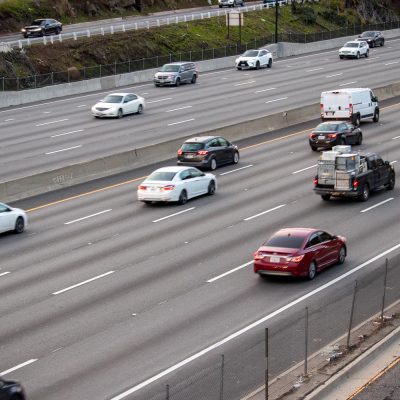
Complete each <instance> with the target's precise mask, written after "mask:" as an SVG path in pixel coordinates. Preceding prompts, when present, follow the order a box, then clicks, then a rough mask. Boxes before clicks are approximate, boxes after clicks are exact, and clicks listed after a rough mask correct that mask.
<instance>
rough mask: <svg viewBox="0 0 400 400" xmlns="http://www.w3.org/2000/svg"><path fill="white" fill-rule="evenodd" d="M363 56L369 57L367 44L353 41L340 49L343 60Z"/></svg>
mask: <svg viewBox="0 0 400 400" xmlns="http://www.w3.org/2000/svg"><path fill="white" fill-rule="evenodd" d="M361 56H364V57H368V56H369V46H368V43H367V42H359V41H357V40H353V41H350V42H347V43H346V44H345V45H344V46H343V47H342V48H340V49H339V57H340V58H341V59H343V58H348V57H352V58H360V57H361Z"/></svg>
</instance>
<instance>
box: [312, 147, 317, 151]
mask: <svg viewBox="0 0 400 400" xmlns="http://www.w3.org/2000/svg"><path fill="white" fill-rule="evenodd" d="M310 147H311V150H312V151H318V147H315V146H310Z"/></svg>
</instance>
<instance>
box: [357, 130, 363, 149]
mask: <svg viewBox="0 0 400 400" xmlns="http://www.w3.org/2000/svg"><path fill="white" fill-rule="evenodd" d="M362 141H363V137H362V133H359V134H358V136H357V144H358V145H359V146H360V145H361V143H362Z"/></svg>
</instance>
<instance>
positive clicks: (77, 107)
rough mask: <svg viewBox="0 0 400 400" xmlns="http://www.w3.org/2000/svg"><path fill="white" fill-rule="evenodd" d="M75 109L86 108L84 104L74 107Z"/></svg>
mask: <svg viewBox="0 0 400 400" xmlns="http://www.w3.org/2000/svg"><path fill="white" fill-rule="evenodd" d="M76 107H77V108H81V107H86V104H79V106H76Z"/></svg>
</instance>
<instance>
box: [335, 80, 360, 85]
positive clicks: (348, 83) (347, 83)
mask: <svg viewBox="0 0 400 400" xmlns="http://www.w3.org/2000/svg"><path fill="white" fill-rule="evenodd" d="M353 83H357V81H353V82H346V83H342V84H341V85H339V86H346V85H352V84H353Z"/></svg>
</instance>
